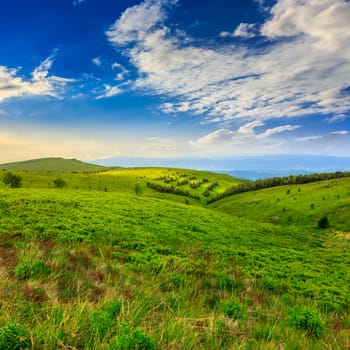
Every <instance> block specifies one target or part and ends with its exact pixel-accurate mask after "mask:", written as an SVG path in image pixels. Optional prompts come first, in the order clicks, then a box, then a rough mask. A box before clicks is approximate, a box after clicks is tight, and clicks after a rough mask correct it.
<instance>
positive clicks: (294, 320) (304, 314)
mask: <svg viewBox="0 0 350 350" xmlns="http://www.w3.org/2000/svg"><path fill="white" fill-rule="evenodd" d="M287 322H288V325H289V326H292V327H295V328H298V329H302V330H304V331H306V332H307V333H308V334H310V335H313V336H315V337H319V336H320V335H321V333H322V332H323V330H324V328H325V323H324V322H323V321H322V320H321V318H320V316H319V314H318V312H317V311H316V310H314V309H312V308H307V307H303V308H295V309H291V310H289V312H288V317H287Z"/></svg>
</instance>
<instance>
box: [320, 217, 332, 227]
mask: <svg viewBox="0 0 350 350" xmlns="http://www.w3.org/2000/svg"><path fill="white" fill-rule="evenodd" d="M327 227H329V221H328V218H327V216H323V217H322V218H321V219H320V220H318V228H327Z"/></svg>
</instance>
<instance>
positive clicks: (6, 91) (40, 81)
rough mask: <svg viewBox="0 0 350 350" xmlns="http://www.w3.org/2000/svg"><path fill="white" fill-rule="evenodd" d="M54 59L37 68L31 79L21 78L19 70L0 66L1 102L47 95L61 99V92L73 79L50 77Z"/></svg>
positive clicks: (48, 59)
mask: <svg viewBox="0 0 350 350" xmlns="http://www.w3.org/2000/svg"><path fill="white" fill-rule="evenodd" d="M52 63H53V58H52V57H49V58H47V59H46V60H44V61H43V62H41V64H40V65H39V66H38V67H37V68H35V69H34V70H33V72H32V77H31V79H28V80H25V79H23V78H22V77H20V76H19V74H18V73H19V70H18V69H12V68H8V67H5V66H0V102H2V101H4V100H6V99H9V98H12V97H21V96H35V95H46V96H52V97H59V92H60V91H61V90H62V88H64V87H65V85H66V84H67V83H69V82H72V81H73V80H72V79H67V78H62V77H58V76H55V75H49V70H50V68H51V65H52Z"/></svg>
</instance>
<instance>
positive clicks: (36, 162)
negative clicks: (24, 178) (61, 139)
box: [0, 158, 107, 173]
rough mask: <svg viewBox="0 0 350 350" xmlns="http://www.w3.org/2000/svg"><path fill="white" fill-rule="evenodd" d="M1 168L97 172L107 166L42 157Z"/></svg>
mask: <svg viewBox="0 0 350 350" xmlns="http://www.w3.org/2000/svg"><path fill="white" fill-rule="evenodd" d="M0 169H6V170H11V171H14V170H24V171H52V172H89V173H90V172H96V171H103V170H106V169H107V168H106V167H104V166H101V165H95V164H90V163H84V162H81V161H79V160H77V159H64V158H40V159H31V160H26V161H23V162H13V163H5V164H0Z"/></svg>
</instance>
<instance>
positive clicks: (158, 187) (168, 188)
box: [147, 182, 200, 199]
mask: <svg viewBox="0 0 350 350" xmlns="http://www.w3.org/2000/svg"><path fill="white" fill-rule="evenodd" d="M147 187H148V188H151V189H152V190H154V191H157V192H160V193H172V194H177V195H179V196H185V197H191V198H194V199H200V198H199V197H198V196H196V195H193V194H191V193H190V192H189V191H184V190H181V189H179V188H176V187H175V186H162V185H160V184H156V183H153V182H147Z"/></svg>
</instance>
